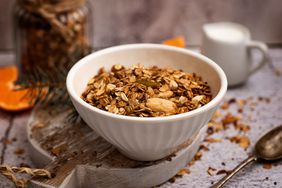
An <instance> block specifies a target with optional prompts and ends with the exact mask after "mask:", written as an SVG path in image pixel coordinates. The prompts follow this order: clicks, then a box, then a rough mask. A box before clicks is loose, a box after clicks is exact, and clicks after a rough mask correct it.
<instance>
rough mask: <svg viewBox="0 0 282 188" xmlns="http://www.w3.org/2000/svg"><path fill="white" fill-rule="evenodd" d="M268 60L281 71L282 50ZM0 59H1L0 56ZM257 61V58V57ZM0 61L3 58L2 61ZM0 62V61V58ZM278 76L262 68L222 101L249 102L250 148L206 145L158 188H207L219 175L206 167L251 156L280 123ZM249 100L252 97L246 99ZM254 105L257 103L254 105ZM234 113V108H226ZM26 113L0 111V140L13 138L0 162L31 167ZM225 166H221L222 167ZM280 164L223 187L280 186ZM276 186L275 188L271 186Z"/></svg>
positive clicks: (0, 182)
mask: <svg viewBox="0 0 282 188" xmlns="http://www.w3.org/2000/svg"><path fill="white" fill-rule="evenodd" d="M271 57H272V60H273V61H274V65H275V66H276V67H279V68H280V69H282V50H281V49H272V50H271ZM0 58H1V57H0ZM257 58H259V57H258V56H257ZM2 59H3V58H2ZM0 62H1V59H0ZM281 86H282V76H280V77H277V76H276V75H274V73H273V72H272V71H271V69H270V68H269V66H265V67H264V68H263V69H262V70H260V71H259V72H258V73H256V74H255V75H253V76H251V77H250V79H249V80H248V82H247V83H246V84H245V85H243V86H241V87H237V88H233V89H229V90H228V92H227V95H226V100H228V99H230V98H233V97H236V98H238V99H249V101H248V103H247V104H248V105H246V107H245V108H244V111H243V115H242V121H243V122H245V123H247V124H249V125H250V126H251V130H250V131H249V132H248V133H247V135H248V136H249V138H250V141H251V145H250V147H249V148H248V149H247V150H246V151H245V150H244V149H242V148H240V147H239V146H238V145H237V144H234V143H231V142H230V141H228V140H227V139H223V141H222V142H218V143H212V144H210V145H209V149H210V151H205V152H204V154H203V156H202V158H201V160H199V161H197V162H196V163H195V164H194V165H193V166H191V167H189V169H190V171H191V173H190V174H186V175H184V176H183V177H182V178H177V179H176V181H175V182H174V183H169V182H167V183H165V184H163V185H161V187H164V188H166V187H173V188H178V187H209V186H210V185H211V183H212V182H216V181H217V180H218V179H220V178H221V177H222V176H223V175H214V176H210V175H208V173H207V169H208V168H209V167H213V168H215V169H217V170H219V169H226V170H230V169H232V168H233V167H235V166H236V165H237V164H238V163H239V162H240V161H242V160H243V159H245V158H246V157H247V156H248V154H250V153H251V151H252V148H253V146H254V144H255V142H256V140H258V138H259V137H260V136H261V135H262V134H263V133H264V132H266V131H268V130H270V129H271V128H273V127H275V126H276V125H281V124H282V102H281V101H282V87H281ZM259 96H262V97H267V98H270V102H267V101H265V100H263V101H259V102H255V101H258V97H259ZM249 97H253V99H250V98H249ZM256 103H257V104H256ZM229 110H230V111H231V112H232V113H236V109H235V108H232V107H231V108H230V109H229ZM29 115H30V113H29V111H27V112H23V113H19V114H8V113H6V112H3V111H0V139H1V140H2V141H3V139H9V140H12V139H13V138H17V140H16V141H12V143H11V144H8V145H7V147H5V148H4V147H3V144H2V142H1V143H0V155H1V157H3V162H4V163H5V164H9V165H20V163H25V164H28V165H30V166H34V165H33V164H32V162H31V161H30V156H29V153H28V149H27V148H28V144H27V142H26V132H25V126H26V123H27V120H28V118H29ZM238 133H239V132H238V131H237V130H235V129H234V128H230V129H228V130H226V131H222V132H219V133H217V134H213V135H212V137H213V138H225V137H230V136H234V135H237V134H238ZM18 148H22V149H24V153H22V154H21V155H16V154H15V153H14V152H15V151H16V150H17V149H18ZM222 162H224V163H225V166H223V165H222ZM281 177H282V161H280V162H276V163H274V165H273V166H272V168H271V169H264V168H263V167H262V165H261V164H252V165H250V166H248V167H246V168H245V169H244V170H242V171H241V172H240V173H239V174H238V175H236V176H235V177H234V178H232V180H231V181H230V182H229V183H228V184H227V185H226V187H231V188H233V187H234V188H235V187H282V179H281ZM275 183H276V185H275ZM0 187H13V184H11V183H10V182H9V181H8V180H7V179H5V178H4V177H2V176H0Z"/></svg>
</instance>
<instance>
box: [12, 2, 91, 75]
mask: <svg viewBox="0 0 282 188" xmlns="http://www.w3.org/2000/svg"><path fill="white" fill-rule="evenodd" d="M88 3H89V2H88V1H86V0H73V1H69V0H45V1H42V0H18V1H17V3H16V6H15V11H14V17H15V48H16V61H17V65H18V66H19V67H20V70H21V72H22V73H24V74H28V73H29V71H31V70H32V69H34V68H35V67H36V68H41V69H42V70H44V71H45V70H51V71H52V69H55V68H58V67H60V66H62V67H64V68H67V69H69V68H70V66H71V65H72V64H73V63H74V62H76V61H77V60H78V59H80V58H82V57H83V56H85V55H87V54H88V53H90V46H91V41H92V39H91V36H92V28H93V26H92V22H91V10H90V8H91V6H89V5H88Z"/></svg>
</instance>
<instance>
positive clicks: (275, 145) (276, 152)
mask: <svg viewBox="0 0 282 188" xmlns="http://www.w3.org/2000/svg"><path fill="white" fill-rule="evenodd" d="M254 154H255V156H256V157H257V158H258V159H263V160H267V161H271V160H278V159H281V158H282V126H279V127H276V128H274V129H272V130H271V131H269V132H268V133H266V134H265V135H264V136H262V137H261V138H260V139H259V141H258V142H257V143H256V146H255V152H254Z"/></svg>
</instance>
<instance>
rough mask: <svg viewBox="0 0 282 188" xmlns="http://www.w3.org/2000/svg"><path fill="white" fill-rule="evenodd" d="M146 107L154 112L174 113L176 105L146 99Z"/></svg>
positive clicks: (166, 101) (159, 100)
mask: <svg viewBox="0 0 282 188" xmlns="http://www.w3.org/2000/svg"><path fill="white" fill-rule="evenodd" d="M146 106H147V107H148V108H150V109H151V110H152V111H154V112H166V113H170V114H174V113H176V108H177V107H176V104H175V103H174V102H171V101H169V100H166V99H161V98H151V99H148V101H147V103H146Z"/></svg>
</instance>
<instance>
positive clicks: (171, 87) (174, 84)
mask: <svg viewBox="0 0 282 188" xmlns="http://www.w3.org/2000/svg"><path fill="white" fill-rule="evenodd" d="M169 87H170V89H171V90H175V89H177V87H178V84H177V83H176V81H174V80H171V81H170V83H169Z"/></svg>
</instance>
